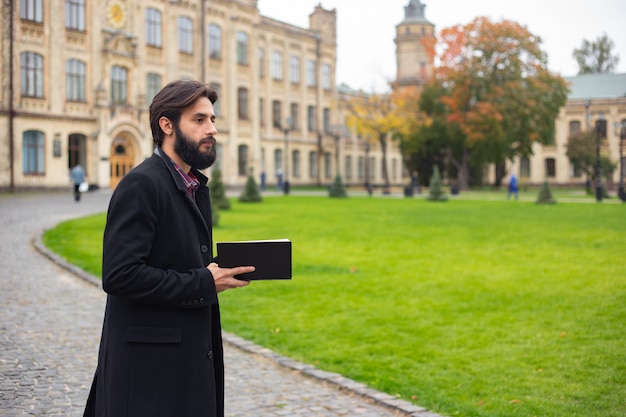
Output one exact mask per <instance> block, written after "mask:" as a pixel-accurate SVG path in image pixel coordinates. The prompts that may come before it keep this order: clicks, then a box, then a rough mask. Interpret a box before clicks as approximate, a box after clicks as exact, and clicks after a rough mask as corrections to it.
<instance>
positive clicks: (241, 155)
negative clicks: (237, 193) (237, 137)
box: [237, 145, 248, 177]
mask: <svg viewBox="0 0 626 417" xmlns="http://www.w3.org/2000/svg"><path fill="white" fill-rule="evenodd" d="M237 155H238V157H237V161H238V164H237V166H238V173H239V176H240V177H246V176H248V145H239V148H238V152H237Z"/></svg>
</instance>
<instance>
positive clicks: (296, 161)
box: [291, 150, 301, 178]
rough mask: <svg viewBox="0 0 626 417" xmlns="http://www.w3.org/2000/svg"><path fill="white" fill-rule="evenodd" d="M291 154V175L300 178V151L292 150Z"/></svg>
mask: <svg viewBox="0 0 626 417" xmlns="http://www.w3.org/2000/svg"><path fill="white" fill-rule="evenodd" d="M291 156H292V159H293V160H292V161H291V166H292V169H293V176H294V177H295V178H300V172H301V170H300V151H299V150H295V151H293V154H292V155H291Z"/></svg>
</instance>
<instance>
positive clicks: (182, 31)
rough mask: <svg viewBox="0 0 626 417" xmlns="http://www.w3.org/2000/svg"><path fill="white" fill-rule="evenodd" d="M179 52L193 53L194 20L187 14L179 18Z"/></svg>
mask: <svg viewBox="0 0 626 417" xmlns="http://www.w3.org/2000/svg"><path fill="white" fill-rule="evenodd" d="M178 52H180V53H183V54H191V53H193V22H192V21H191V19H190V18H188V17H186V16H180V17H179V18H178Z"/></svg>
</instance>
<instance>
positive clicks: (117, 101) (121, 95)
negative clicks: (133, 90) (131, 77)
mask: <svg viewBox="0 0 626 417" xmlns="http://www.w3.org/2000/svg"><path fill="white" fill-rule="evenodd" d="M110 74H111V76H110V81H111V104H113V105H115V106H125V105H126V104H127V103H128V69H127V68H126V67H122V66H120V65H113V66H111V73H110ZM122 75H123V76H122Z"/></svg>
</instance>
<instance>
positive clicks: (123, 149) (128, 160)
mask: <svg viewBox="0 0 626 417" xmlns="http://www.w3.org/2000/svg"><path fill="white" fill-rule="evenodd" d="M110 162H111V174H110V175H111V185H110V186H111V188H112V189H113V188H115V187H117V184H118V183H119V182H120V180H121V179H122V177H124V175H126V173H127V172H128V171H130V170H131V169H132V168H133V167H134V166H135V150H134V149H133V146H132V144H131V143H130V141H128V140H127V139H126V138H125V137H124V136H117V137H116V138H115V139H114V140H113V143H112V144H111V158H110Z"/></svg>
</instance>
